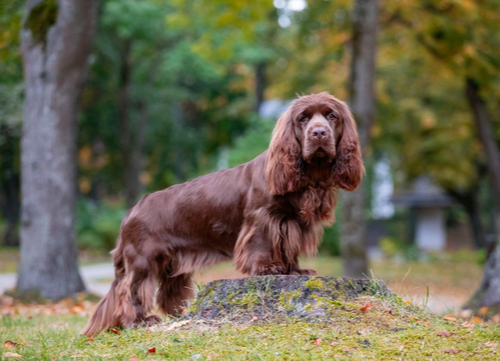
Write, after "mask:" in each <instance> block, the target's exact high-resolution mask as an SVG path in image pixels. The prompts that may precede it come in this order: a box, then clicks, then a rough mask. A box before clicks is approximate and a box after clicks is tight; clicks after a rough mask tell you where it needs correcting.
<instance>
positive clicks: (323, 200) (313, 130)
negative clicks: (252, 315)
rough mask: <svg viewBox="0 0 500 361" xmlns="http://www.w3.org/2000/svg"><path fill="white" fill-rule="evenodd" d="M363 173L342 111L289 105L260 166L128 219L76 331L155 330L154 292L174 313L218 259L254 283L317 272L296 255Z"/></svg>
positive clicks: (328, 103) (150, 200)
mask: <svg viewBox="0 0 500 361" xmlns="http://www.w3.org/2000/svg"><path fill="white" fill-rule="evenodd" d="M363 170H364V169H363V164H362V160H361V152H360V148H359V142H358V136H357V132H356V124H355V121H354V119H353V117H352V115H351V113H350V111H349V109H348V107H347V105H346V104H345V103H343V102H341V101H339V100H338V99H336V98H335V97H333V96H331V95H329V94H328V93H320V94H313V95H308V96H303V97H300V98H298V99H296V100H295V101H294V102H292V104H291V105H290V107H289V109H288V110H287V111H286V112H285V113H284V114H283V115H282V116H281V117H280V118H279V120H278V122H277V124H276V127H275V129H274V131H273V135H272V140H271V143H270V146H269V149H268V150H267V151H265V152H264V153H262V154H261V155H259V156H258V157H257V158H255V159H253V160H252V161H250V162H248V163H245V164H242V165H239V166H237V167H235V168H232V169H228V170H222V171H219V172H215V173H211V174H208V175H205V176H202V177H198V178H196V179H193V180H191V181H188V182H186V183H183V184H178V185H174V186H171V187H169V188H167V189H164V190H162V191H158V192H155V193H153V194H150V195H147V196H145V197H144V198H142V199H141V200H140V201H139V202H138V203H137V205H136V206H134V207H133V208H132V209H131V210H130V211H129V212H128V213H127V214H126V216H125V217H124V219H123V221H122V225H121V228H120V234H119V237H118V240H117V245H116V248H115V249H114V250H113V252H112V255H113V260H114V264H115V280H114V282H113V284H112V286H111V290H110V291H109V293H108V294H107V295H106V296H105V297H104V298H103V299H102V300H101V301H100V302H99V304H98V306H97V310H96V311H95V313H94V315H93V317H92V319H91V320H90V321H89V323H88V324H87V326H86V327H85V329H84V330H83V332H82V333H84V334H85V335H88V336H91V335H94V334H96V333H97V332H99V331H101V330H106V329H110V328H112V327H124V328H129V327H135V326H138V325H141V324H146V325H149V324H154V323H156V322H159V321H160V320H161V319H160V318H159V317H158V316H149V317H148V316H147V314H148V313H149V312H150V311H151V309H152V307H153V303H154V297H155V291H156V289H157V287H158V291H157V293H156V303H157V306H158V307H159V308H160V309H161V310H162V311H164V312H165V313H168V314H177V313H178V312H179V311H180V309H181V307H182V306H183V305H184V303H185V302H186V301H187V300H189V299H190V298H192V296H193V291H192V289H191V285H190V280H191V276H192V274H193V272H194V271H196V270H199V269H200V268H203V267H207V266H210V265H213V264H215V263H218V262H221V261H225V260H229V259H234V262H235V264H236V267H237V268H238V270H240V271H242V272H244V273H248V274H250V275H252V276H258V275H267V274H315V271H313V270H307V269H301V268H300V267H299V263H298V256H299V255H301V254H305V255H311V254H314V253H315V252H316V249H317V247H318V244H319V241H320V238H321V235H322V232H323V226H325V225H330V224H332V223H333V221H334V207H335V204H336V194H337V190H338V188H343V189H346V190H353V189H355V188H356V187H357V185H358V184H359V182H360V181H361V176H362V173H363Z"/></svg>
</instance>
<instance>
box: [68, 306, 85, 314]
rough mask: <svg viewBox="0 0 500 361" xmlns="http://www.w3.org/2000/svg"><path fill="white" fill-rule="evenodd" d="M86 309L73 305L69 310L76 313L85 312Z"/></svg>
mask: <svg viewBox="0 0 500 361" xmlns="http://www.w3.org/2000/svg"><path fill="white" fill-rule="evenodd" d="M84 310H85V309H84V308H83V307H82V306H73V307H71V308H70V310H69V312H70V313H72V314H74V315H76V314H78V313H80V312H83V311H84Z"/></svg>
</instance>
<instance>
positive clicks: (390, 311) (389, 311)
mask: <svg viewBox="0 0 500 361" xmlns="http://www.w3.org/2000/svg"><path fill="white" fill-rule="evenodd" d="M385 313H387V314H388V315H392V316H394V313H393V312H392V310H385Z"/></svg>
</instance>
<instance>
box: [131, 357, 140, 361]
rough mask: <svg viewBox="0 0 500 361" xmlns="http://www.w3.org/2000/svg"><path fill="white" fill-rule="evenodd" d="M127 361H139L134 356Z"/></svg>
mask: <svg viewBox="0 0 500 361" xmlns="http://www.w3.org/2000/svg"><path fill="white" fill-rule="evenodd" d="M128 361H141V360H140V359H138V358H137V357H135V356H132V357H131V358H129V359H128Z"/></svg>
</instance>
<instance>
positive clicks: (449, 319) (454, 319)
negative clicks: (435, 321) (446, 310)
mask: <svg viewBox="0 0 500 361" xmlns="http://www.w3.org/2000/svg"><path fill="white" fill-rule="evenodd" d="M443 320H445V321H451V322H456V321H457V319H456V318H455V317H453V316H450V315H448V316H444V317H443Z"/></svg>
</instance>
